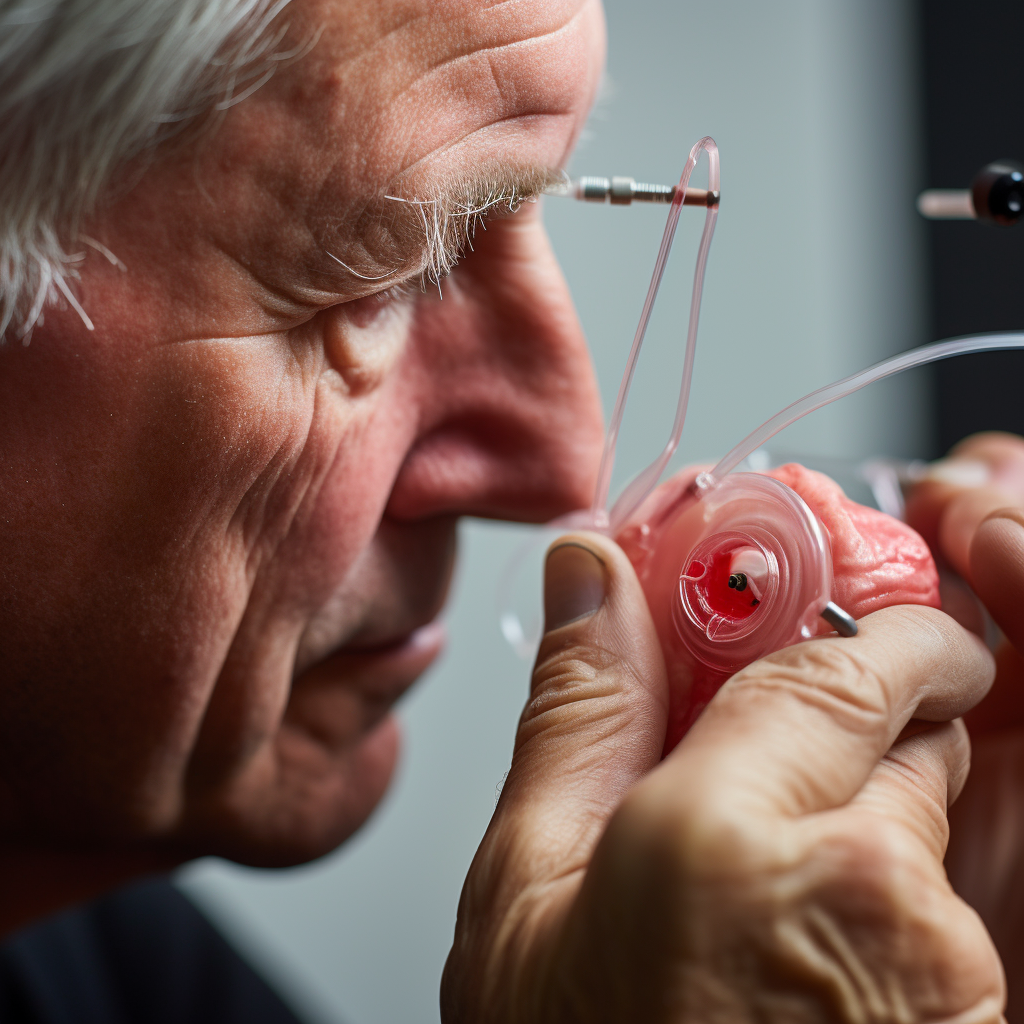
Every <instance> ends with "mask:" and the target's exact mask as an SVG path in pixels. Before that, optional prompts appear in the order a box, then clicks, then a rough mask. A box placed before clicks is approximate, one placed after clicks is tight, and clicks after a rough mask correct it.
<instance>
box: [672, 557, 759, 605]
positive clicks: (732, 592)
mask: <svg viewBox="0 0 1024 1024" xmlns="http://www.w3.org/2000/svg"><path fill="white" fill-rule="evenodd" d="M735 550H736V549H735V548H728V549H726V550H724V551H718V552H716V553H715V555H714V557H713V558H712V559H711V561H710V563H708V562H707V561H697V560H696V559H695V560H694V561H692V562H691V563H690V565H689V566H688V568H687V570H686V575H687V576H689V577H690V578H691V580H692V582H690V584H689V586H688V588H687V589H689V590H690V593H691V594H693V595H694V596H695V597H696V598H697V600H698V601H699V602H700V604H701V605H702V606H703V608H704V609H705V610H706V611H708V612H713V613H714V614H715V615H721V616H722V617H723V618H726V619H732V620H733V621H742V620H743V619H746V618H749V617H750V616H751V615H753V613H754V610H755V609H756V608H757V606H758V604H759V602H758V600H757V598H756V597H754V594H753V591H752V590H751V588H750V586H749V584H748V585H747V588H746V589H745V590H736V589H735V588H733V587H730V586H729V577H730V576H731V575H732V558H733V554H734V553H735ZM695 576H699V577H700V579H698V580H693V577H695Z"/></svg>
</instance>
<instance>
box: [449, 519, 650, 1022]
mask: <svg viewBox="0 0 1024 1024" xmlns="http://www.w3.org/2000/svg"><path fill="white" fill-rule="evenodd" d="M544 611H545V628H546V630H547V632H546V633H545V635H544V639H543V640H542V641H541V645H540V651H539V652H538V654H537V664H536V666H535V668H534V672H533V681H532V683H531V686H530V698H529V700H528V701H527V703H526V708H525V709H524V711H523V714H522V718H521V719H520V721H519V730H518V733H517V735H516V743H515V752H514V754H513V757H512V767H511V768H510V769H509V773H508V778H507V779H506V780H505V785H504V787H503V788H502V791H501V798H500V800H499V801H498V806H497V808H496V809H495V812H494V817H493V818H492V819H491V823H490V826H489V827H488V829H487V834H486V835H485V836H484V839H483V842H482V843H481V844H480V849H479V850H478V851H477V854H476V857H475V858H474V859H473V865H472V867H471V868H470V870H469V875H468V877H467V878H466V884H465V886H464V887H463V890H462V898H461V900H460V901H459V913H458V919H457V922H456V927H455V941H454V944H453V945H452V950H451V953H450V954H449V957H448V962H447V964H446V965H445V970H444V976H443V978H442V982H441V1005H442V1019H444V1020H448V1021H477V1020H481V1019H484V1017H486V1018H487V1019H492V1015H494V1014H495V1012H496V1011H495V1010H494V1007H495V1006H496V1005H499V1004H500V1005H502V1006H503V1007H504V1009H505V1011H506V1017H505V1018H503V1019H508V1020H513V1019H523V1020H538V1019H541V1017H542V1014H541V1013H540V1009H541V1008H539V1007H536V1006H533V1005H532V1004H530V1005H529V1006H527V1008H526V1009H523V1008H522V1007H520V1008H519V1009H522V1011H523V1012H521V1013H518V1016H517V1012H518V1011H517V1009H516V1008H515V1007H510V1006H508V1005H507V1000H508V996H509V993H512V994H513V995H514V997H515V999H518V1000H521V1001H523V1002H524V1006H525V1005H526V1004H529V1003H530V999H531V995H530V994H531V992H533V991H534V989H536V987H537V986H536V985H534V984H533V982H534V981H536V979H537V978H538V977H541V976H544V975H545V974H546V972H547V968H546V967H545V964H549V963H550V962H551V961H552V958H553V956H554V949H555V948H556V947H557V945H558V942H559V935H560V933H561V928H560V924H561V923H563V922H564V921H565V920H566V916H567V914H568V911H569V908H570V906H571V905H572V902H573V900H574V899H575V898H576V896H577V894H578V893H579V888H580V884H581V882H582V880H583V875H584V872H585V870H586V867H587V865H588V864H589V862H590V859H591V855H592V853H593V850H594V847H595V846H596V845H597V841H598V839H600V837H601V835H602V834H603V833H604V830H605V826H606V824H607V822H608V819H609V818H610V817H611V815H612V813H613V811H614V810H615V809H616V808H617V807H618V805H619V803H620V801H621V799H622V796H623V795H624V793H625V792H626V790H628V789H629V788H630V787H631V786H632V785H633V783H634V782H636V781H637V780H638V779H639V778H640V777H641V776H643V775H645V774H646V773H647V772H649V771H650V770H651V769H652V768H653V767H654V766H655V765H657V764H658V762H659V760H660V757H661V750H662V747H663V745H664V742H665V728H666V722H667V720H668V692H667V690H668V685H667V682H666V678H665V663H664V660H663V659H662V656H661V647H660V645H659V643H658V636H657V633H656V632H655V629H654V623H653V622H652V620H651V615H650V612H649V611H648V610H647V602H646V601H645V600H644V595H643V591H642V590H641V589H640V582H639V581H638V580H637V578H636V573H634V571H633V567H632V565H630V562H629V559H628V558H626V556H625V555H624V554H623V552H622V550H621V548H619V547H618V546H617V545H616V544H615V543H614V542H613V541H611V540H608V539H607V538H606V537H602V536H600V535H599V534H592V533H578V534H571V535H569V536H566V537H562V538H561V539H560V540H558V541H556V542H555V543H554V544H553V545H552V547H551V548H550V550H549V551H548V558H547V566H546V569H545V578H544ZM531 979H532V980H531ZM541 987H543V986H541ZM502 993H504V995H503V994H502ZM483 1008H486V1012H484V1010H483Z"/></svg>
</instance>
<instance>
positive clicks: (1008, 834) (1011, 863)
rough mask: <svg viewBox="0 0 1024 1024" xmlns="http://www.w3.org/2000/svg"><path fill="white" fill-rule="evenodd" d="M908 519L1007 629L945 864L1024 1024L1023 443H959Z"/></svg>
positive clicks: (977, 718) (985, 437) (975, 732)
mask: <svg viewBox="0 0 1024 1024" xmlns="http://www.w3.org/2000/svg"><path fill="white" fill-rule="evenodd" d="M907 512H908V516H909V517H910V518H911V521H912V522H913V523H914V525H916V526H917V528H918V529H919V530H921V531H922V533H924V534H925V536H926V537H927V539H928V540H929V542H930V543H931V544H932V545H933V547H934V548H935V550H936V551H938V552H939V553H941V554H942V556H943V557H944V558H945V559H946V561H948V562H949V563H950V565H952V566H953V567H954V568H955V569H956V570H957V572H959V573H960V574H961V575H962V576H963V577H964V578H965V579H966V580H967V581H968V582H969V583H970V585H971V587H972V588H973V589H974V592H975V593H976V594H977V596H978V597H979V598H980V599H981V601H982V602H983V603H984V605H985V607H986V608H987V609H988V611H989V613H990V614H991V615H992V617H993V618H994V619H995V621H996V623H997V624H998V625H999V627H1000V628H1001V629H1002V631H1003V633H1004V635H1005V637H1006V641H1005V642H1004V643H1003V644H1002V645H1001V647H1000V649H999V650H998V651H997V654H996V663H997V666H998V669H997V674H996V682H995V685H994V687H993V689H992V692H991V693H990V695H989V696H988V697H987V698H986V699H985V701H984V702H983V703H982V704H981V705H980V706H979V707H977V708H976V709H975V710H974V711H973V712H972V713H971V714H970V715H968V718H967V721H968V725H969V728H970V730H971V734H972V739H973V746H974V757H973V765H972V768H971V777H970V780H969V781H968V784H967V786H966V788H965V790H964V794H963V797H962V798H961V799H960V800H959V801H958V803H957V806H956V807H955V808H954V810H953V812H952V814H951V827H952V834H951V840H950V848H949V852H948V855H947V858H946V867H947V870H948V871H949V874H950V879H951V881H952V882H953V884H954V886H955V887H956V889H957V891H958V892H959V893H961V895H963V896H964V898H965V899H967V900H968V902H970V903H971V905H972V906H974V907H975V908H976V909H977V910H978V911H979V913H980V914H981V916H982V918H983V919H984V921H985V923H986V925H987V926H988V928H989V929H990V931H991V934H992V937H993V939H994V940H995V942H996V945H997V947H998V949H999V952H1000V954H1001V955H1002V957H1003V961H1004V963H1005V964H1006V965H1007V975H1008V978H1009V1003H1008V1008H1007V1017H1008V1018H1009V1019H1010V1020H1011V1021H1014V1020H1022V1019H1024V991H1021V990H1019V986H1018V984H1017V979H1018V978H1020V976H1021V968H1022V967H1024V689H1022V687H1024V659H1022V656H1021V655H1022V652H1024V610H1022V609H1024V600H1022V599H1024V441H1022V440H1021V439H1020V438H1017V437H1012V436H1010V435H1008V434H980V435H977V436H975V437H971V438H968V439H967V440H966V441H964V442H963V443H961V444H959V445H957V447H956V448H954V449H953V451H952V453H951V457H950V459H949V460H947V461H945V462H943V463H939V464H938V465H937V467H936V468H935V469H934V470H933V471H932V473H931V474H930V476H929V479H927V480H926V481H925V482H924V483H922V484H921V485H920V486H918V487H917V488H916V489H915V491H914V493H913V494H912V495H911V497H910V500H909V501H908V504H907Z"/></svg>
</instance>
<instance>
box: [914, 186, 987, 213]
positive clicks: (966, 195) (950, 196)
mask: <svg viewBox="0 0 1024 1024" xmlns="http://www.w3.org/2000/svg"><path fill="white" fill-rule="evenodd" d="M917 212H918V213H920V214H921V216H922V217H927V218H928V219H929V220H975V219H977V216H978V215H977V214H976V213H975V212H974V200H973V199H972V197H971V192H970V189H966V188H964V189H948V188H930V189H928V190H927V191H926V192H922V193H921V194H920V195H919V196H918V197H917Z"/></svg>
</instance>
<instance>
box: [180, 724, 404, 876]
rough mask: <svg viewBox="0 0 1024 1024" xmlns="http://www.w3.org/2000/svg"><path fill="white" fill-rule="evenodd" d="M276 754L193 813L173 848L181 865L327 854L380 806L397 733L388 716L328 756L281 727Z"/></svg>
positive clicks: (275, 863) (260, 862)
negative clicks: (201, 860)
mask: <svg viewBox="0 0 1024 1024" xmlns="http://www.w3.org/2000/svg"><path fill="white" fill-rule="evenodd" d="M275 748H276V750H275V754H274V756H273V759H272V760H273V764H270V763H268V764H267V765H265V766H264V768H263V770H262V771H259V772H254V771H249V772H247V773H246V775H247V779H246V780H244V781H242V780H239V781H237V782H235V783H234V784H232V785H231V786H230V791H226V792H224V793H222V794H219V795H218V796H217V797H215V798H213V799H211V800H208V801H204V806H202V807H196V808H193V809H192V811H191V813H190V814H189V817H188V820H187V821H186V823H185V825H184V827H183V829H182V831H181V833H180V838H179V839H177V840H175V841H174V842H173V845H174V846H175V847H176V849H177V851H178V853H179V857H180V859H181V860H192V859H195V858H197V857H203V856H217V857H224V858H226V859H227V860H232V861H235V862H236V863H239V864H245V865H248V866H250V867H259V868H280V867H293V866H295V865H299V864H305V863H308V862H309V861H312V860H316V859H317V858H319V857H323V856H326V855H327V854H329V853H331V852H332V851H334V850H335V849H337V848H338V846H340V845H341V844H342V843H343V842H344V841H345V840H346V839H348V838H349V837H350V836H351V835H352V834H353V833H355V832H356V831H357V830H358V829H359V828H360V827H361V826H362V825H363V824H365V822H366V821H367V820H368V819H369V817H370V815H371V814H373V812H374V810H375V809H376V808H377V806H378V805H379V804H380V802H381V800H382V799H383V797H384V794H385V793H386V792H387V789H388V785H389V784H390V782H391V779H392V777H393V775H394V771H395V767H396V765H397V763H398V757H399V754H400V750H401V731H400V727H399V724H398V721H397V719H396V717H395V716H394V715H393V714H388V715H387V716H386V717H385V718H384V719H383V720H382V721H380V722H379V723H378V724H376V725H375V726H374V727H373V728H372V729H371V730H370V731H369V732H368V733H366V734H365V735H364V736H363V737H362V738H360V739H359V740H358V741H356V742H354V743H352V744H350V745H348V746H346V747H345V748H343V749H340V750H335V751H333V752H332V751H327V750H326V749H324V748H321V749H319V750H317V749H315V748H314V746H313V745H311V744H310V743H309V741H308V739H306V738H302V739H299V738H298V737H296V736H293V735H290V730H288V729H287V728H283V729H282V730H281V733H280V734H279V735H278V737H277V740H276V743H275Z"/></svg>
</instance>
